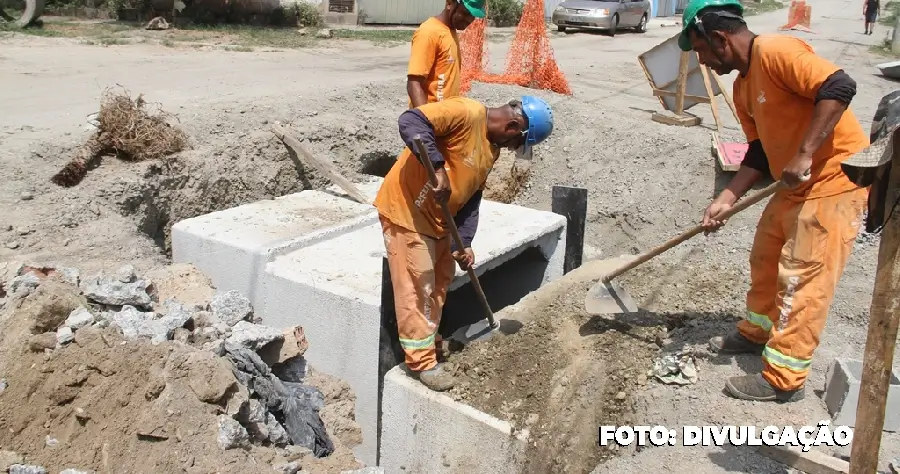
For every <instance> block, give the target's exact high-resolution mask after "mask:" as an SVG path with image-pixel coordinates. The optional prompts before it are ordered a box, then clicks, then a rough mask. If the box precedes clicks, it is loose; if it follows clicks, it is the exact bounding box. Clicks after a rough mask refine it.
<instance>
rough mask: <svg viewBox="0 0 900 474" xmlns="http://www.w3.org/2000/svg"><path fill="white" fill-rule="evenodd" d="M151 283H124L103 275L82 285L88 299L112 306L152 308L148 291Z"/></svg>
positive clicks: (143, 281) (140, 281)
mask: <svg viewBox="0 0 900 474" xmlns="http://www.w3.org/2000/svg"><path fill="white" fill-rule="evenodd" d="M149 287H150V282H149V281H147V280H135V281H132V282H127V283H123V282H122V281H120V280H119V279H118V278H116V277H114V278H108V277H105V276H104V275H103V274H102V273H101V274H99V275H96V276H94V277H91V278H88V279H86V280H85V281H83V282H82V283H81V291H82V292H83V293H84V296H86V297H87V298H88V299H90V300H92V301H96V302H98V303H102V304H106V305H110V306H126V305H127V306H135V307H138V308H150V307H151V305H152V304H153V301H152V299H151V298H150V294H149V293H147V289H148V288H149Z"/></svg>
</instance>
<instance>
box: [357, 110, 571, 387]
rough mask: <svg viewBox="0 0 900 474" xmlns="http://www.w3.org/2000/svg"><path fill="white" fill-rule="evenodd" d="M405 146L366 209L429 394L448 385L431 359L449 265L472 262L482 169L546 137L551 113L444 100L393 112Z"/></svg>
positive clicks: (403, 336) (406, 342) (407, 345)
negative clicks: (377, 223) (372, 211)
mask: <svg viewBox="0 0 900 474" xmlns="http://www.w3.org/2000/svg"><path fill="white" fill-rule="evenodd" d="M399 125H400V136H401V137H402V138H403V141H404V143H406V146H407V148H406V149H405V150H403V152H402V153H401V154H400V156H399V158H397V162H396V163H395V164H394V166H393V167H392V168H391V170H390V172H388V174H387V176H385V178H384V183H383V184H382V185H381V189H379V190H378V195H377V196H376V197H375V202H374V204H375V207H376V208H377V209H378V213H379V217H380V219H381V225H382V229H383V235H384V245H385V249H386V250H387V259H388V266H389V269H390V274H391V283H392V286H393V289H394V307H395V309H396V314H397V329H398V332H399V336H400V346H401V347H402V348H403V351H404V353H405V361H406V365H407V367H408V368H409V369H410V370H411V371H413V372H414V373H417V374H419V380H421V381H422V383H423V384H425V385H426V386H427V387H429V388H431V389H432V390H435V391H443V390H448V389H450V388H451V387H452V386H453V384H454V378H453V374H452V373H451V372H450V371H448V370H446V369H445V368H444V367H445V366H444V364H442V363H439V361H438V360H437V351H436V348H435V341H436V337H437V336H438V334H437V330H438V326H439V325H440V323H441V311H442V309H443V306H444V301H445V298H446V296H447V289H448V287H449V286H450V283H451V282H452V281H453V276H454V274H455V270H454V265H453V262H454V260H455V261H456V262H457V263H458V265H459V266H460V268H462V269H463V270H468V268H469V267H471V266H473V265H474V264H475V254H474V253H473V251H472V247H471V243H472V240H473V239H474V237H475V230H476V229H477V227H478V210H479V207H480V205H481V195H482V190H483V189H484V185H485V182H486V181H487V177H488V173H490V171H491V168H492V167H493V166H494V162H495V161H496V160H497V157H498V156H499V155H500V149H501V148H508V149H511V150H515V151H516V153H517V154H519V155H523V156H529V155H530V153H531V147H533V146H534V145H536V144H538V143H541V142H542V141H544V140H545V139H546V138H547V137H548V136H550V133H551V132H552V131H553V113H552V111H551V109H550V106H549V105H547V103H546V102H544V101H543V100H541V99H539V98H536V97H530V96H525V97H522V100H521V101H519V100H514V101H510V102H509V103H508V104H506V105H504V106H501V107H494V108H487V107H485V106H484V105H482V104H481V103H479V102H477V101H475V100H472V99H469V98H465V97H452V98H448V99H444V100H443V101H441V102H433V103H429V104H425V105H422V106H420V107H418V108H415V109H410V110H407V111H406V112H404V113H403V114H402V115H400V119H399ZM417 136H419V137H421V140H422V143H423V144H424V145H425V147H426V148H427V150H428V156H417V155H416V154H413V152H412V151H411V150H416V148H415V145H414V142H413V139H414V138H415V137H417ZM422 159H427V160H431V162H432V164H433V165H434V169H435V174H436V177H437V183H438V184H437V186H434V187H433V186H432V184H431V182H430V180H429V177H428V171H427V170H426V169H425V166H423V164H422V162H420V161H418V160H422ZM439 202H445V203H447V206H448V208H449V210H450V212H451V214H452V215H453V216H454V219H453V220H454V222H455V223H456V225H457V227H458V229H459V234H460V237H461V238H462V240H463V245H464V247H463V248H456V245H455V243H454V242H452V240H453V239H452V238H451V237H450V236H448V228H447V224H448V223H447V222H446V221H445V220H444V217H443V214H442V211H441V208H440V205H439Z"/></svg>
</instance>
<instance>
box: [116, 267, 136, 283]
mask: <svg viewBox="0 0 900 474" xmlns="http://www.w3.org/2000/svg"><path fill="white" fill-rule="evenodd" d="M136 279H137V275H135V274H134V267H133V266H131V265H122V266H121V267H119V269H118V270H116V280H118V281H119V282H120V283H132V282H134V280H136Z"/></svg>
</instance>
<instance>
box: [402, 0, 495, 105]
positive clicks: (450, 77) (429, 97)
mask: <svg viewBox="0 0 900 474" xmlns="http://www.w3.org/2000/svg"><path fill="white" fill-rule="evenodd" d="M484 2H485V0H447V4H446V6H445V7H444V10H443V11H441V13H440V14H439V15H437V16H433V17H431V18H429V19H427V20H425V21H424V22H423V23H422V24H421V25H419V28H418V29H416V32H415V33H413V38H412V50H411V51H410V55H409V67H408V69H407V71H406V92H407V94H408V95H409V105H410V108H416V107H418V106H420V105H424V104H428V103H431V102H440V101H442V100H444V99H446V98H449V97H456V96H458V95H459V80H460V57H459V39H458V38H457V35H456V32H457V31H462V30H465V29H466V28H468V26H469V25H471V24H472V22H473V21H475V19H476V18H484V16H485V13H484Z"/></svg>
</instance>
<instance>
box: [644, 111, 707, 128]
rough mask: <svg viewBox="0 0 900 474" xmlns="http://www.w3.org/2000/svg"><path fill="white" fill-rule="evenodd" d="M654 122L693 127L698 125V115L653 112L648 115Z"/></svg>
mask: <svg viewBox="0 0 900 474" xmlns="http://www.w3.org/2000/svg"><path fill="white" fill-rule="evenodd" d="M650 118H651V119H652V120H653V121H654V122H659V123H664V124H666V125H678V126H681V127H693V126H694V125H700V121H701V120H700V117H697V116H696V115H689V114H685V115H669V114H661V113H658V112H655V113H654V114H653V115H652V116H651V117H650Z"/></svg>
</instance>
